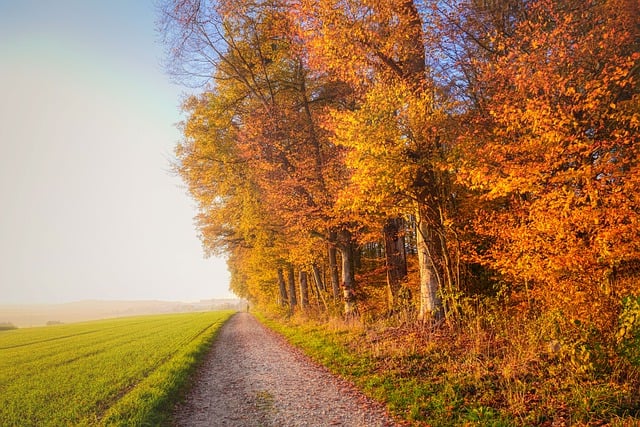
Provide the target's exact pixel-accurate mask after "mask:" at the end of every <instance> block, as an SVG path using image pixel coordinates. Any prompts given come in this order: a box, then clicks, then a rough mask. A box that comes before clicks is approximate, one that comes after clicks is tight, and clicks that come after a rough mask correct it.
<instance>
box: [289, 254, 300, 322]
mask: <svg viewBox="0 0 640 427" xmlns="http://www.w3.org/2000/svg"><path fill="white" fill-rule="evenodd" d="M287 281H288V282H289V308H290V310H291V312H292V313H293V311H294V310H295V308H296V305H298V299H297V298H296V280H295V275H294V272H293V266H292V265H289V266H288V267H287Z"/></svg>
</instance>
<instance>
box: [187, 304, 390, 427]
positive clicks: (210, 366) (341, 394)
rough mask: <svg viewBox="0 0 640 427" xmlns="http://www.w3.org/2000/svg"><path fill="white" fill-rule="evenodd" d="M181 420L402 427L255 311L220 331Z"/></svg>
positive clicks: (191, 423)
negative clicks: (263, 322)
mask: <svg viewBox="0 0 640 427" xmlns="http://www.w3.org/2000/svg"><path fill="white" fill-rule="evenodd" d="M174 420H175V422H176V425H178V426H313V427H320V426H354V427H355V426H357V427H368V426H380V427H382V426H395V425H396V424H395V423H394V422H393V421H392V420H391V419H390V418H389V417H387V416H386V415H385V412H384V409H383V408H382V407H381V406H380V405H378V404H376V403H374V402H372V401H370V400H369V399H367V398H366V397H364V396H363V395H362V394H360V393H359V392H357V391H356V390H355V389H354V388H353V387H351V386H350V385H349V384H347V383H346V382H344V381H342V380H340V379H338V378H336V377H335V376H333V375H331V374H330V373H329V372H328V371H327V370H326V369H324V368H322V367H319V366H317V365H315V364H314V363H313V362H311V361H310V360H309V359H308V358H306V357H305V356H303V355H302V354H301V353H299V352H298V351H296V350H294V349H293V348H292V347H290V346H289V345H288V344H287V343H286V342H285V341H284V340H283V339H282V338H281V337H279V336H278V335H276V334H275V333H273V332H272V331H270V330H268V329H266V328H265V327H264V326H262V325H261V324H260V323H259V322H258V321H257V320H256V319H255V318H254V317H253V316H251V315H250V314H248V313H238V314H236V315H234V316H233V317H232V318H231V319H230V320H229V321H228V322H227V323H226V324H225V325H223V327H222V329H221V330H220V332H219V335H218V337H217V338H216V341H215V343H214V345H213V348H212V350H211V352H210V353H209V354H208V356H207V358H206V359H205V361H204V363H203V366H202V368H201V370H200V371H199V373H198V374H197V377H196V382H195V384H194V387H193V389H192V390H191V392H190V394H189V395H188V396H187V398H186V400H185V402H184V403H183V404H181V405H179V406H178V407H177V408H176V410H175V412H174Z"/></svg>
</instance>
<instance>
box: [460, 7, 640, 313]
mask: <svg viewBox="0 0 640 427" xmlns="http://www.w3.org/2000/svg"><path fill="white" fill-rule="evenodd" d="M638 7H639V6H638V3H637V2H636V1H626V0H607V1H587V2H582V1H581V2H578V1H571V0H566V1H546V0H537V1H532V2H526V3H524V6H522V8H521V13H519V14H518V15H517V19H513V20H511V21H510V26H511V29H510V31H508V32H507V31H494V32H492V33H491V40H490V41H491V44H492V48H491V49H487V50H485V55H484V58H483V60H481V61H477V62H476V63H475V69H474V71H473V74H474V75H475V76H476V77H475V79H474V85H475V86H474V88H473V89H472V91H473V92H474V93H476V94H480V95H476V97H477V98H480V100H479V102H478V108H477V109H476V110H475V112H474V114H475V115H476V116H475V119H474V121H475V124H476V128H475V129H473V132H472V133H469V134H467V135H466V136H465V137H464V138H463V139H464V140H465V141H466V143H465V149H466V150H468V151H467V153H469V154H468V155H467V156H466V158H465V160H464V161H463V162H462V165H461V172H462V173H461V176H464V178H465V180H466V182H467V183H468V184H469V185H470V186H472V187H473V188H475V189H479V190H481V191H483V192H484V194H483V198H484V199H485V200H486V201H487V204H486V205H485V209H484V212H483V214H482V216H481V217H480V218H479V220H478V222H477V226H476V228H477V230H478V231H479V232H481V233H483V234H485V235H486V236H489V237H490V238H491V239H493V240H494V241H495V244H494V245H493V246H492V248H491V249H490V250H489V251H488V252H487V253H486V255H487V258H488V262H489V263H490V265H492V266H493V267H495V268H497V269H499V270H500V271H501V272H503V273H504V274H505V275H507V276H508V277H512V278H514V279H515V280H516V281H519V282H521V283H525V284H526V285H527V289H530V290H531V292H532V294H533V296H535V297H536V299H537V300H538V301H541V302H543V303H544V304H546V305H547V306H549V307H562V308H563V310H564V311H565V312H566V313H567V315H569V316H573V317H575V318H578V319H582V320H591V321H594V322H596V323H600V324H602V323H606V322H611V321H612V319H611V315H612V314H614V313H615V311H614V310H610V304H611V303H610V302H607V301H611V300H613V301H616V300H619V298H620V295H623V294H624V293H627V292H629V291H630V290H631V289H622V288H618V289H616V288H615V286H612V284H613V282H611V281H610V280H607V279H606V278H611V277H612V276H614V275H615V271H616V270H617V269H619V268H623V267H624V266H625V265H626V264H628V263H633V262H637V260H638V259H639V255H640V252H639V249H640V246H639V242H640V239H639V238H640V234H639V230H640V228H639V227H638V223H637V221H636V219H635V218H637V215H638V212H640V210H639V209H640V205H638V201H637V200H636V199H637V198H636V197H634V196H633V194H636V193H637V192H638V189H639V188H638V182H639V181H638V176H640V173H639V172H640V170H639V169H638V154H639V153H638V142H639V141H638V135H639V132H638V130H639V129H638V126H639V124H640V108H638V107H639V104H638V102H639V99H640V95H639V92H638V88H639V83H640V71H639V70H640V53H639V52H640V45H639V40H640V37H639V34H640V30H639V29H640V13H638V12H639V9H638ZM480 135H481V136H482V137H481V138H478V137H479V136H480Z"/></svg>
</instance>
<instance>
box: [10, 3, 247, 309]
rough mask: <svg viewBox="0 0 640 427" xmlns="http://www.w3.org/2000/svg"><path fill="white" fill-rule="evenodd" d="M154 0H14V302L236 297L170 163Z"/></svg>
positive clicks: (175, 115) (171, 96)
mask: <svg viewBox="0 0 640 427" xmlns="http://www.w3.org/2000/svg"><path fill="white" fill-rule="evenodd" d="M152 3H153V1H152V0H146V1H135V2H131V1H127V0H119V1H113V2H95V1H85V0H64V1H61V2H49V1H45V0H25V1H20V2H8V1H2V0H0V93H2V96H0V148H1V149H2V156H0V203H2V209H0V295H1V296H0V304H9V303H13V304H33V303H36V304H37V303H54V304H55V303H61V302H71V301H81V300H91V299H97V300H167V301H198V300H202V299H211V298H227V297H229V298H233V297H234V295H233V294H231V293H230V292H229V291H228V284H229V273H228V271H227V269H226V263H225V261H224V260H223V259H220V258H214V259H209V260H206V259H203V254H202V249H201V245H200V242H199V240H198V237H197V233H196V231H195V229H194V226H193V217H194V215H195V209H194V203H193V202H192V201H191V200H190V199H189V197H188V196H187V195H186V191H185V189H184V187H183V186H182V183H181V181H180V180H179V179H178V178H177V177H176V176H174V175H172V174H171V173H170V172H169V171H170V169H171V166H170V160H171V158H172V156H173V154H172V153H173V148H174V146H175V144H176V142H177V141H178V140H179V139H180V135H179V132H178V130H177V129H176V127H175V123H177V122H179V121H180V120H181V116H180V113H179V103H180V98H181V94H182V92H183V88H181V87H178V86H175V85H173V84H171V83H170V81H169V78H168V76H166V75H165V73H164V71H163V69H162V67H161V66H160V63H161V60H162V46H161V45H159V44H158V43H157V39H158V36H157V34H156V33H155V20H156V16H155V10H154V8H153V5H152Z"/></svg>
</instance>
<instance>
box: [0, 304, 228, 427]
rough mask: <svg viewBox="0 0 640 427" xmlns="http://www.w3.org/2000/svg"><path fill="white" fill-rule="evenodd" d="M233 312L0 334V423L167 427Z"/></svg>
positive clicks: (10, 424)
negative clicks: (200, 363)
mask: <svg viewBox="0 0 640 427" xmlns="http://www.w3.org/2000/svg"><path fill="white" fill-rule="evenodd" d="M232 314H233V312H232V311H224V312H222V311H219V312H203V313H188V314H171V315H157V316H140V317H131V318H120V319H111V320H104V321H96V322H85V323H77V324H69V325H61V326H48V327H41V328H32V329H18V330H15V331H7V332H3V333H2V334H0V425H3V426H23V425H38V426H60V425H127V426H130V425H138V426H143V425H165V424H168V423H169V422H170V416H171V410H172V408H173V403H174V402H175V401H177V400H178V399H179V397H180V395H181V393H182V392H183V390H184V389H185V387H186V386H187V385H188V381H189V377H190V375H191V374H192V373H193V371H194V369H195V368H196V367H197V364H198V362H199V360H201V358H202V356H203V355H204V354H205V352H206V351H207V349H208V346H209V344H210V343H211V342H212V340H213V339H214V338H215V336H216V334H217V331H218V329H219V327H220V326H221V325H222V324H223V323H224V322H225V321H226V320H227V319H228V318H229V317H230V316H231V315H232Z"/></svg>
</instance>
